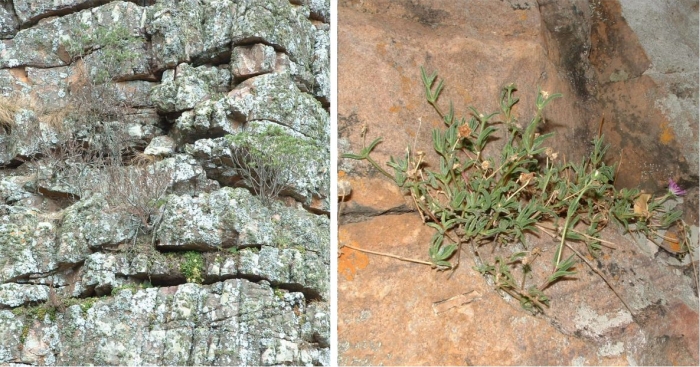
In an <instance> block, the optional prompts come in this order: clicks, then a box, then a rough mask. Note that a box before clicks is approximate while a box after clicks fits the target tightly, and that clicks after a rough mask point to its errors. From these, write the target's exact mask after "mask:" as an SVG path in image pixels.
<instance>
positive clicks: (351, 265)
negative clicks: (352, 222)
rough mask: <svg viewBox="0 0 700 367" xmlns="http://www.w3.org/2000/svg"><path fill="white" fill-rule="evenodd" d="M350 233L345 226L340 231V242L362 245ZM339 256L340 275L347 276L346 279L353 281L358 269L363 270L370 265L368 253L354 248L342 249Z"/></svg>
mask: <svg viewBox="0 0 700 367" xmlns="http://www.w3.org/2000/svg"><path fill="white" fill-rule="evenodd" d="M349 237H350V234H349V233H348V232H347V231H346V230H345V229H343V228H340V230H339V231H338V243H339V244H340V245H341V246H342V245H343V244H350V246H353V247H360V246H359V245H358V244H357V242H355V241H351V240H350V238H349ZM339 252H340V255H339V256H338V275H342V276H344V277H345V280H347V281H352V280H353V279H355V274H357V271H358V270H362V269H364V268H366V267H367V265H369V257H368V256H367V254H365V253H363V252H360V251H357V250H353V249H351V248H349V247H343V248H341V249H340V251H339Z"/></svg>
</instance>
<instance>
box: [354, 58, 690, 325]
mask: <svg viewBox="0 0 700 367" xmlns="http://www.w3.org/2000/svg"><path fill="white" fill-rule="evenodd" d="M421 76H422V80H423V85H424V87H425V95H426V99H427V101H428V103H429V104H430V105H431V106H433V108H434V109H435V111H436V112H437V113H438V115H439V116H440V118H441V119H442V121H443V123H444V125H445V129H444V130H442V129H434V130H433V131H432V142H433V149H434V150H435V152H436V153H437V154H438V155H439V166H438V167H430V166H428V165H427V164H426V163H425V161H424V157H425V153H423V152H419V151H414V150H412V149H411V148H410V147H409V148H408V149H407V153H406V155H405V156H403V157H400V158H395V157H391V159H390V161H389V162H388V163H387V164H388V165H389V166H390V167H391V169H392V170H393V173H389V172H387V170H385V169H383V168H382V167H381V166H380V165H379V164H378V163H377V162H376V161H375V160H373V159H372V158H371V156H370V153H371V151H372V150H373V149H374V147H376V146H377V144H379V143H380V142H381V138H378V139H376V140H374V141H373V142H372V143H370V144H369V145H368V146H366V147H364V148H363V149H362V150H361V151H360V153H359V154H344V155H343V157H344V158H351V159H357V160H367V161H368V162H369V163H370V164H372V165H373V166H374V167H376V168H377V169H378V170H379V171H380V172H381V173H382V174H384V175H386V176H387V177H389V178H390V179H392V180H394V182H395V183H396V184H397V185H398V186H399V187H400V188H401V189H403V191H404V192H405V193H407V194H408V195H410V196H411V198H412V200H413V202H414V203H415V206H416V209H417V210H418V212H419V214H420V216H421V218H422V219H423V221H424V223H425V225H427V226H429V227H431V228H433V229H435V234H434V235H433V237H432V240H431V243H430V245H429V246H428V255H429V257H430V263H431V265H432V266H433V267H434V268H436V269H438V270H448V269H455V268H456V267H457V265H458V264H459V256H457V258H456V261H453V258H454V257H455V254H459V253H461V249H462V247H463V246H468V247H469V249H470V250H471V251H469V253H471V254H473V255H474V261H475V263H476V264H477V266H476V267H475V269H476V270H477V271H479V272H480V273H481V274H482V275H484V276H487V277H489V278H490V279H491V280H492V281H493V282H494V283H495V285H496V287H497V288H498V289H500V290H502V291H504V292H506V293H508V294H509V295H511V296H512V297H514V298H515V299H517V300H518V301H519V302H520V303H521V305H522V306H523V307H524V308H526V309H532V310H539V311H541V310H543V308H544V307H546V306H548V305H549V298H548V297H547V296H546V294H545V293H544V291H545V290H546V289H547V287H549V286H550V285H552V284H553V283H555V282H557V281H559V280H561V279H563V278H566V277H569V276H571V275H573V274H575V271H574V270H575V266H576V263H577V257H578V258H580V259H581V260H583V261H585V262H587V264H588V265H591V264H590V263H588V260H586V259H585V257H584V256H583V255H582V254H581V253H580V252H578V251H576V250H575V249H574V248H573V247H572V246H571V245H570V244H569V242H571V241H576V242H581V243H584V244H585V246H586V249H587V252H588V254H589V255H590V256H592V257H598V256H599V255H600V253H601V251H602V250H603V247H612V244H610V243H608V242H606V241H605V240H603V239H602V238H600V231H601V230H602V229H603V228H605V227H606V226H607V225H608V224H609V223H610V222H614V223H617V224H618V225H620V226H622V227H623V228H625V229H626V230H628V231H638V232H641V233H643V234H644V235H646V236H647V237H648V238H650V239H652V240H654V241H656V240H659V239H662V237H663V236H661V235H660V230H664V229H669V228H671V227H676V228H677V229H678V231H679V233H681V234H682V236H681V238H680V241H681V244H682V248H683V251H688V250H689V247H690V240H689V233H688V231H687V230H686V229H687V226H686V225H685V224H684V223H683V221H682V220H681V214H682V213H681V212H680V211H679V210H670V211H669V210H665V209H664V208H663V206H662V204H663V203H664V202H665V201H666V200H668V199H670V198H672V197H673V196H674V194H678V192H669V193H668V194H666V195H663V196H661V197H656V198H654V197H652V196H651V195H648V194H644V193H641V192H640V190H638V189H621V190H617V189H615V187H614V186H613V182H614V174H615V166H610V165H608V164H606V163H605V161H604V160H603V158H604V156H605V152H606V150H607V149H608V146H606V145H605V144H604V143H603V136H602V135H601V134H599V135H598V136H597V137H596V138H595V139H594V140H593V142H592V152H591V153H590V156H589V157H586V158H584V159H581V160H580V161H578V162H562V160H560V159H558V154H557V153H556V152H554V151H553V150H552V149H551V148H547V147H545V146H544V143H545V142H546V141H547V139H549V138H551V137H552V136H553V135H554V134H553V133H548V134H540V133H538V129H539V128H540V127H541V126H542V125H544V124H545V118H544V116H543V110H544V108H545V106H547V105H548V104H549V103H550V102H551V101H553V100H554V99H556V98H559V97H561V95H560V94H549V93H548V92H545V91H541V90H540V91H539V93H538V95H537V99H536V102H535V104H536V112H535V115H534V117H532V119H531V120H530V121H529V123H527V124H525V125H521V122H520V121H518V119H517V118H516V117H515V115H514V113H513V108H514V106H515V105H516V104H517V103H518V100H519V99H518V97H516V96H515V91H516V90H517V88H516V86H515V85H514V84H510V85H508V86H506V87H504V88H503V89H502V91H501V94H500V97H499V105H500V110H499V111H497V112H493V113H484V112H482V111H479V110H477V109H476V108H474V107H470V108H469V109H470V116H469V119H467V118H465V117H462V118H457V117H456V116H455V111H454V108H453V105H452V103H450V106H449V109H448V110H447V112H444V111H443V110H442V109H441V108H440V106H438V98H439V96H440V93H441V91H442V89H443V86H444V84H443V81H442V80H440V81H439V82H437V85H436V78H437V73H433V74H432V75H428V74H427V73H426V72H425V70H424V69H423V68H421ZM498 117H500V119H498ZM499 129H500V130H501V132H502V135H501V136H503V139H504V140H505V144H504V145H503V147H502V148H501V149H500V154H486V153H485V152H486V150H485V148H486V146H487V145H489V144H491V143H494V142H495V141H496V139H495V136H496V135H494V134H496V133H497V132H498V130H499ZM539 232H545V233H548V234H550V235H551V236H553V237H555V238H557V245H556V246H555V249H554V255H553V258H552V267H551V271H550V272H549V274H548V275H547V276H546V277H544V278H542V279H534V280H531V281H528V279H532V278H533V276H532V274H531V270H532V269H531V264H532V262H533V261H534V260H535V259H536V258H537V257H538V256H539V255H540V254H541V249H539V248H537V247H533V246H531V245H529V244H528V241H527V237H526V234H527V233H539ZM494 247H497V248H499V249H505V254H506V255H503V254H504V252H503V251H499V252H495V251H493V250H494ZM565 247H567V248H569V249H570V250H571V251H565V250H564V248H565ZM486 249H489V250H487V251H485V250H486ZM523 249H524V250H523ZM565 252H568V253H569V255H568V256H566V255H564V253H565ZM591 268H592V270H593V271H595V272H597V273H598V274H599V275H600V276H601V277H602V274H600V273H599V272H598V271H597V269H595V268H594V267H592V266H591ZM516 270H517V271H518V272H519V273H520V274H521V278H520V277H516ZM603 279H604V280H605V278H604V277H603ZM606 282H607V280H606ZM608 285H609V286H610V288H611V289H612V290H613V291H615V290H614V289H613V288H612V286H611V285H610V284H609V283H608ZM616 294H617V292H616ZM618 297H619V295H618ZM620 299H621V300H622V298H620ZM623 303H624V301H623ZM628 308H629V307H628Z"/></svg>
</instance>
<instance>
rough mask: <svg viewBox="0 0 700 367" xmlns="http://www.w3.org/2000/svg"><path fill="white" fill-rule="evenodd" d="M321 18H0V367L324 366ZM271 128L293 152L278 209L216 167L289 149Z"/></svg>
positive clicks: (124, 12) (136, 14) (182, 13)
mask: <svg viewBox="0 0 700 367" xmlns="http://www.w3.org/2000/svg"><path fill="white" fill-rule="evenodd" d="M15 11H16V12H17V14H15ZM329 16H330V3H329V2H327V1H325V2H324V1H314V2H308V1H307V2H305V3H295V4H293V5H292V4H290V3H289V2H287V1H286V0H281V1H277V2H267V1H257V0H256V1H244V2H241V1H233V0H203V1H194V0H185V1H181V0H163V1H161V0H158V1H150V0H149V1H112V2H108V1H102V0H98V1H83V0H66V1H59V2H55V1H54V2H51V1H43V0H42V1H34V2H29V1H26V0H17V1H14V2H9V3H8V2H3V3H2V4H0V115H1V116H2V117H1V119H0V166H1V167H2V169H1V170H0V176H1V177H0V204H1V205H0V244H1V245H0V308H11V311H10V310H5V309H3V310H0V364H2V363H4V364H7V363H10V364H34V365H57V364H77V363H80V364H85V363H87V364H100V365H102V364H159V365H160V364H188V365H213V364H218V365H234V364H236V365H262V364H275V365H278V364H285V365H301V364H304V365H330V364H332V361H331V360H330V319H329V317H330V311H329V310H330V307H329V299H330V294H329V290H330V274H329V268H330V257H329V248H330V235H329V232H330V228H329V226H330V222H329V219H328V216H327V215H328V214H329V211H330V205H329V201H328V196H329V186H330V185H329V181H330V176H329V174H328V170H329V162H328V157H329V155H330V149H329V147H328V141H329V131H330V120H329V115H328V112H327V111H328V107H329V106H328V101H327V95H328V89H327V87H328V86H327V85H325V84H324V83H326V82H327V80H328V77H327V70H328V66H327V65H324V63H328V62H329V58H328V52H327V51H328V45H329V43H328V41H329V40H328V31H329V26H328V24H327V23H322V22H323V21H325V22H328V21H329ZM257 21H261V22H262V21H265V22H267V21H273V23H269V24H267V23H266V24H255V23H254V22H257ZM20 26H21V27H20ZM246 49H251V50H256V49H262V50H263V51H264V52H263V54H264V56H265V57H264V62H262V63H261V65H259V66H256V67H254V68H253V69H252V70H245V71H244V70H243V69H245V65H242V64H244V63H243V62H241V61H243V59H244V58H242V57H238V56H241V55H234V53H235V52H234V50H236V52H238V51H241V50H246ZM237 68H238V69H237ZM232 71H234V72H235V73H239V72H240V74H234V76H233V77H232V76H231V74H232ZM261 72H264V73H266V74H267V75H265V76H264V77H263V76H260V75H258V73H261ZM314 73H318V75H315V74H314ZM324 73H325V74H324ZM246 78H248V80H247V81H246V82H244V83H243V84H242V85H240V86H238V85H237V84H236V83H241V82H242V81H243V80H244V79H246ZM233 88H237V89H236V91H235V92H232V93H230V94H227V93H229V92H231V90H232V89H233ZM247 93H251V94H253V95H246V94H247ZM319 102H321V103H319ZM324 105H325V109H324ZM270 127H274V128H276V129H277V130H278V131H281V132H282V133H283V135H280V136H282V137H284V138H288V139H287V141H288V142H292V144H291V146H292V147H293V148H297V150H300V151H302V152H303V153H304V154H299V155H298V156H294V157H286V159H288V160H289V164H287V165H286V166H285V167H287V166H289V167H290V168H293V170H290V171H293V172H294V175H293V177H291V179H290V180H289V182H288V187H285V190H284V191H283V192H282V195H281V196H282V197H281V198H280V199H279V200H278V199H277V198H275V199H274V200H261V198H260V197H256V196H254V195H253V194H251V191H252V192H256V191H255V190H254V187H252V186H251V185H247V186H246V185H244V184H242V181H241V173H242V171H241V167H240V166H236V165H234V164H233V162H232V160H231V158H232V156H231V147H232V142H233V137H235V136H238V137H239V138H240V137H242V136H244V135H246V134H247V135H248V137H249V138H250V142H254V143H255V144H261V145H263V146H265V152H266V154H270V155H274V154H278V155H283V154H282V153H284V152H287V153H288V152H289V150H284V152H281V151H280V152H276V151H275V150H274V149H272V148H289V146H278V145H279V144H277V140H275V139H272V138H271V137H269V136H266V135H265V134H264V133H265V132H266V131H267V130H268V128H270ZM227 135H230V136H227ZM239 140H240V139H239ZM291 163H293V164H291ZM307 176H308V177H307ZM222 186H228V187H224V188H221V187H222ZM248 186H250V187H248ZM233 187H237V188H233ZM165 194H170V196H167V197H165V196H164V195H165ZM290 197H291V198H290ZM265 198H266V197H265ZM261 201H265V203H266V205H261ZM192 213H195V214H194V215H191V214H192ZM200 283H203V284H200ZM97 297H100V298H97Z"/></svg>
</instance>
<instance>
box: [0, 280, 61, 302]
mask: <svg viewBox="0 0 700 367" xmlns="http://www.w3.org/2000/svg"><path fill="white" fill-rule="evenodd" d="M48 298H49V287H47V286H45V285H33V284H18V283H5V284H0V305H2V306H4V307H17V306H22V305H25V304H28V303H30V302H44V301H46V300H47V299H48Z"/></svg>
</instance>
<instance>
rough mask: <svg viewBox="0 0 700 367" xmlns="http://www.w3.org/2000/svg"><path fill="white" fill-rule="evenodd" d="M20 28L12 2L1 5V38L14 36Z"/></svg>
mask: <svg viewBox="0 0 700 367" xmlns="http://www.w3.org/2000/svg"><path fill="white" fill-rule="evenodd" d="M18 29H19V21H18V19H17V16H16V15H15V12H14V9H12V3H3V4H2V5H0V39H3V38H12V37H14V35H15V34H16V33H17V30H18Z"/></svg>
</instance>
